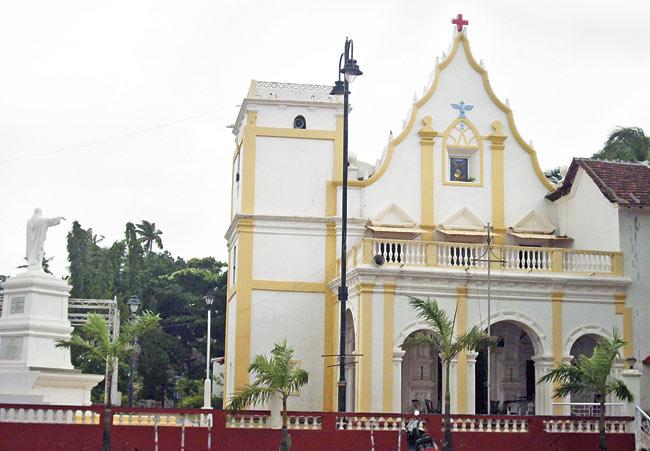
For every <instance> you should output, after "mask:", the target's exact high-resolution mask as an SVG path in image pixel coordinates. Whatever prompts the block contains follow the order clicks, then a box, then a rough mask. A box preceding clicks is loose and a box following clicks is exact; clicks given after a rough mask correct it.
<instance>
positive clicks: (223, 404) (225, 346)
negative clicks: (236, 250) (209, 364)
mask: <svg viewBox="0 0 650 451" xmlns="http://www.w3.org/2000/svg"><path fill="white" fill-rule="evenodd" d="M233 295H234V293H233V294H231V295H230V296H227V300H226V321H225V323H226V324H225V329H226V331H225V340H224V344H223V355H224V369H223V396H222V400H221V408H222V409H225V408H226V404H227V402H228V396H227V395H228V337H229V336H228V331H229V330H230V328H229V327H228V323H229V321H228V318H229V314H230V306H229V305H230V299H232V296H233ZM235 321H236V318H235ZM236 328H237V325H236V324H235V329H236Z"/></svg>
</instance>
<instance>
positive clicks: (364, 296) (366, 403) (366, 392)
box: [356, 284, 374, 412]
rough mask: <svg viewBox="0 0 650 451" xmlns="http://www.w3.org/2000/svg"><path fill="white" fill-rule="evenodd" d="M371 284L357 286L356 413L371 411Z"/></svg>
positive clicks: (372, 286)
mask: <svg viewBox="0 0 650 451" xmlns="http://www.w3.org/2000/svg"><path fill="white" fill-rule="evenodd" d="M373 288H374V285H373V284H361V285H359V302H360V306H359V307H360V310H359V334H358V336H359V347H360V350H361V354H363V355H362V356H361V357H359V358H358V360H359V361H360V362H359V381H360V383H359V384H358V385H357V391H358V392H359V404H357V406H358V407H357V409H356V410H357V411H358V412H370V411H372V293H373Z"/></svg>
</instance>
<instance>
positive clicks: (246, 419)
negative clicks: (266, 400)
mask: <svg viewBox="0 0 650 451" xmlns="http://www.w3.org/2000/svg"><path fill="white" fill-rule="evenodd" d="M268 418H269V415H268V414H259V413H245V412H242V413H236V414H233V415H227V417H226V427H228V428H235V429H265V428H266V427H267V425H266V423H267V419H268Z"/></svg>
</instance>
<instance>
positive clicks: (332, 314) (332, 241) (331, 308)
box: [323, 115, 343, 412]
mask: <svg viewBox="0 0 650 451" xmlns="http://www.w3.org/2000/svg"><path fill="white" fill-rule="evenodd" d="M342 166H343V116H342V115H338V116H336V132H335V133H334V150H333V155H332V178H333V180H329V181H327V182H326V185H325V216H336V184H335V183H334V181H336V180H341V179H342V176H341V174H342V172H341V171H342V170H343V167H342ZM334 277H336V223H335V222H334V221H332V222H330V223H328V224H327V226H326V231H325V283H326V284H327V283H329V281H330V280H332V279H333V278H334ZM338 308H339V304H338V299H337V297H336V296H335V295H334V294H332V293H331V292H330V290H327V289H326V291H325V317H324V318H323V320H324V321H325V327H324V336H323V354H326V355H332V354H336V353H337V342H338V327H337V326H338V324H339V321H340V320H339V317H338V315H337V311H338ZM332 363H338V362H335V360H334V359H332V358H324V359H323V410H324V411H325V412H332V411H335V410H336V409H337V408H338V406H337V405H335V403H334V400H335V399H337V398H336V394H337V388H338V386H337V382H338V378H337V371H336V370H337V369H338V367H330V368H328V366H330V365H332Z"/></svg>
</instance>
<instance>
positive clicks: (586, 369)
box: [538, 329, 634, 451]
mask: <svg viewBox="0 0 650 451" xmlns="http://www.w3.org/2000/svg"><path fill="white" fill-rule="evenodd" d="M624 346H625V341H624V340H623V339H622V338H621V336H620V335H619V333H618V331H617V330H616V329H614V332H613V334H612V338H611V339H609V338H601V339H600V340H599V342H598V344H597V345H596V346H595V347H594V353H593V354H592V356H591V357H587V356H586V355H584V354H581V355H580V356H579V357H578V361H577V362H576V363H561V364H559V365H558V366H557V367H555V368H553V369H552V370H551V371H549V372H548V374H546V375H545V376H544V377H542V378H541V379H540V380H539V382H538V383H546V382H559V386H558V387H557V389H556V390H555V394H554V395H553V397H554V398H563V397H565V396H567V395H570V394H579V393H595V394H596V397H598V398H599V399H600V412H599V415H598V449H599V450H600V451H607V439H606V437H605V398H606V396H607V395H609V394H610V393H613V394H614V396H616V397H617V398H619V399H621V400H623V401H627V402H631V401H632V400H633V399H634V395H632V393H630V390H629V389H628V388H627V386H626V385H625V383H624V382H623V381H622V380H620V379H616V378H614V377H613V376H612V375H611V371H612V367H613V366H614V361H615V360H616V359H618V358H620V351H621V349H622V348H623V347H624Z"/></svg>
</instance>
